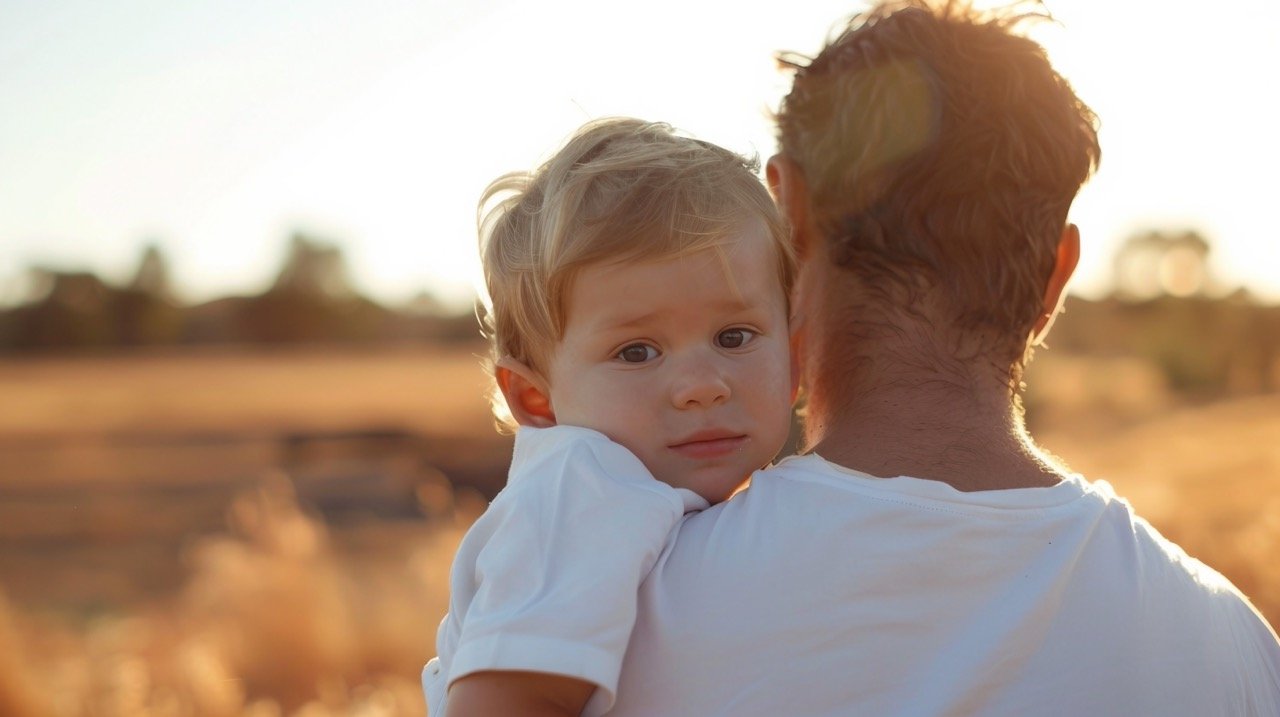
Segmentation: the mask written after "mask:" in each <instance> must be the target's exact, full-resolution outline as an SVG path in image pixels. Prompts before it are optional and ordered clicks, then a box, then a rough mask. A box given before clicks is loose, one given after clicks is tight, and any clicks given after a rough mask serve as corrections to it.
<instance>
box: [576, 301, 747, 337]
mask: <svg viewBox="0 0 1280 717" xmlns="http://www.w3.org/2000/svg"><path fill="white" fill-rule="evenodd" d="M756 303H757V302H754V301H751V300H750V299H749V298H747V297H743V298H742V299H725V300H723V301H712V302H709V303H704V304H700V305H699V308H700V309H702V310H703V311H706V312H719V313H726V314H727V313H736V312H740V311H749V310H751V309H753V308H755V306H756ZM675 311H676V309H674V308H664V309H656V310H654V311H646V312H645V313H642V314H628V313H625V312H623V311H618V312H616V313H609V314H605V315H603V316H601V317H600V319H599V321H597V322H596V324H597V326H596V328H598V329H600V328H609V329H627V328H636V327H639V326H644V325H646V324H649V323H652V322H653V321H656V320H659V319H662V318H664V317H665V316H667V315H669V314H672V313H674V312H675Z"/></svg>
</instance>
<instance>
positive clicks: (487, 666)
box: [423, 119, 795, 717]
mask: <svg viewBox="0 0 1280 717" xmlns="http://www.w3.org/2000/svg"><path fill="white" fill-rule="evenodd" d="M753 169H754V167H753V165H752V164H750V163H748V162H746V161H744V160H743V158H742V157H739V156H738V155H736V154H734V153H732V152H729V151H727V150H725V149H722V148H720V147H717V146H715V145H712V144H709V143H706V142H701V141H698V140H693V139H689V138H686V137H681V136H678V135H676V134H674V133H673V132H672V131H671V129H670V128H669V127H668V126H666V125H662V124H651V123H646V122H641V121H639V120H633V119H609V120H601V121H596V122H591V123H588V124H587V125H585V126H584V127H582V128H581V129H580V130H579V131H578V132H577V133H576V134H575V135H574V136H573V137H572V138H571V139H570V141H569V142H568V143H567V145H566V146H565V147H564V148H563V149H561V150H560V151H559V152H558V153H557V154H556V155H555V156H554V157H552V158H551V159H550V160H549V161H548V162H546V163H545V164H544V165H542V166H541V167H539V168H538V169H537V170H536V171H534V172H533V173H518V174H510V175H506V176H504V177H501V178H499V179H498V180H497V181H495V182H494V183H493V184H491V185H490V186H489V188H488V189H487V190H486V192H485V194H484V196H483V198H482V200H481V209H482V210H484V209H485V208H486V207H489V208H490V209H489V211H488V213H487V214H484V215H483V219H482V221H481V227H480V235H481V251H482V256H483V264H484V271H485V281H486V284H487V288H488V291H489V296H490V299H491V302H492V305H491V308H490V310H489V311H488V315H487V316H486V325H487V329H488V334H489V336H490V338H491V340H492V351H493V362H494V363H493V365H494V376H495V379H496V383H497V388H498V390H499V391H500V393H501V396H502V398H503V399H504V401H505V405H506V407H507V408H508V409H509V411H510V415H511V418H512V419H514V422H515V423H516V424H518V426H519V428H518V430H517V432H516V443H515V455H514V457H513V459H512V464H511V472H510V475H509V478H508V483H507V486H506V488H504V489H503V491H502V492H501V493H500V494H499V495H498V497H497V498H496V499H495V500H494V501H493V503H492V504H491V505H490V506H489V509H488V510H487V511H486V512H485V513H484V515H482V516H481V517H480V518H479V520H477V521H476V523H475V525H474V526H473V527H472V528H471V530H470V531H469V532H468V533H467V535H466V537H465V538H464V539H463V541H462V543H461V545H460V546H459V548H458V553H457V556H456V557H455V561H454V565H453V570H452V574H451V586H450V587H451V597H450V605H449V614H448V616H447V617H446V618H445V619H444V621H443V623H442V624H441V625H440V631H439V634H438V637H437V652H438V654H439V657H437V658H436V659H434V660H432V661H431V662H430V663H428V665H427V668H426V669H425V670H424V672H423V686H424V689H425V691H426V695H427V703H428V708H429V714H430V715H431V717H440V715H444V714H446V712H447V713H448V714H450V715H454V717H456V716H457V715H459V714H532V713H534V712H535V710H545V713H547V714H557V713H564V714H579V713H583V714H593V715H594V714H599V713H601V712H603V711H605V710H607V709H608V708H609V707H610V706H611V705H612V704H613V700H614V695H615V691H616V686H617V683H618V675H619V672H620V670H621V667H622V658H623V654H624V653H625V651H626V646H627V641H628V639H629V637H630V634H631V630H632V627H633V624H634V622H635V616H636V592H637V589H638V587H639V585H640V583H641V581H642V580H643V579H644V577H645V575H646V574H647V573H648V572H649V570H650V569H651V568H652V567H653V565H654V563H655V561H656V560H657V558H658V555H659V553H660V552H661V551H662V549H663V547H664V544H665V542H666V540H667V537H668V535H669V534H670V532H671V531H672V529H673V528H674V527H675V525H676V524H677V522H678V521H679V520H680V518H681V516H682V515H683V514H685V513H686V512H689V511H695V510H700V509H703V508H706V507H708V506H709V505H710V504H712V503H717V502H720V501H723V500H725V499H726V498H728V497H729V495H730V494H731V493H732V492H733V491H734V490H735V489H736V488H737V487H739V486H740V485H741V484H742V483H743V482H744V480H745V479H746V478H747V477H748V476H749V475H750V474H751V472H752V471H754V470H756V469H758V468H761V467H763V466H764V465H766V464H767V463H769V462H770V461H771V460H772V459H773V458H774V456H775V455H776V454H777V453H778V451H779V450H780V449H781V447H782V445H783V443H784V442H785V440H786V438H787V434H788V430H789V427H790V415H791V403H792V400H793V398H794V394H795V388H794V386H795V376H794V375H793V371H792V369H791V361H790V337H789V331H788V324H787V311H788V305H787V296H788V293H789V289H790V284H791V280H792V274H793V264H794V260H793V257H792V255H791V253H790V252H791V250H790V247H789V244H788V242H787V236H786V233H785V229H784V227H783V224H782V221H781V219H780V218H779V216H778V214H777V212H776V210H775V208H774V204H773V201H772V200H771V198H770V197H769V194H768V192H767V191H766V190H765V189H764V187H763V185H762V184H761V183H760V181H759V179H758V178H757V177H756V175H755V173H754V172H753ZM495 405H497V401H496V400H495ZM655 478H656V479H657V480H654V479H655ZM446 703H448V705H449V707H448V708H447V709H446V706H445V705H446ZM537 713H538V714H543V713H544V712H543V711H538V712H537Z"/></svg>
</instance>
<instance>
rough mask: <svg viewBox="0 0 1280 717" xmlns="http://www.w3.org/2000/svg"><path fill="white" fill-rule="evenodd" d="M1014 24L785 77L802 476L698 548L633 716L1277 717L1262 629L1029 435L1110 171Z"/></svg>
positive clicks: (783, 476) (855, 42) (1077, 104)
mask: <svg viewBox="0 0 1280 717" xmlns="http://www.w3.org/2000/svg"><path fill="white" fill-rule="evenodd" d="M1019 22H1020V18H1016V17H1012V16H982V15H979V14H977V13H975V12H973V11H970V10H968V9H965V8H961V7H955V6H954V5H951V4H948V5H947V6H944V7H941V8H931V7H928V6H925V5H923V4H921V3H910V4H909V5H907V6H905V7H904V6H903V4H902V3H894V4H891V5H882V6H879V7H877V8H875V9H873V10H872V11H870V12H869V13H868V14H866V15H864V16H861V17H859V18H855V20H854V21H853V23H852V24H851V25H850V27H849V28H848V30H847V31H846V32H844V34H842V35H841V36H840V37H839V38H837V39H836V40H834V41H833V42H832V43H831V44H830V45H829V46H828V47H827V48H826V49H825V50H823V51H822V53H821V54H820V55H819V56H818V57H817V58H815V59H814V60H813V61H812V62H811V63H809V64H807V65H803V66H802V65H801V64H800V63H795V66H796V77H795V82H794V86H793V89H792V91H791V93H790V94H789V95H788V96H787V98H786V99H785V101H784V103H783V105H782V107H781V109H780V111H779V115H778V126H779V136H780V144H781V153H780V154H779V155H778V156H776V157H774V158H773V159H772V160H771V161H770V163H769V167H768V174H769V180H770V183H771V185H772V187H773V188H774V191H775V194H776V196H777V199H778V201H779V203H780V205H781V206H782V208H783V210H784V212H785V213H786V214H787V216H788V218H789V220H790V222H791V225H792V231H793V238H794V242H795V246H796V248H797V250H798V253H799V257H800V262H801V265H800V272H799V278H798V282H797V287H796V292H795V299H794V313H795V315H796V316H797V330H798V332H799V334H798V336H799V340H800V341H799V343H800V345H801V351H800V354H801V356H800V362H801V368H802V371H803V378H804V385H805V387H806V390H807V396H808V406H807V416H806V438H807V445H808V452H807V454H805V455H802V456H798V457H794V458H790V459H787V460H785V461H783V462H782V463H781V464H780V465H779V466H777V467H775V468H773V469H770V470H768V471H764V472H761V473H758V474H757V475H756V476H755V477H754V478H753V480H752V484H751V486H750V488H749V489H748V490H747V491H745V492H744V493H742V494H740V495H738V496H736V497H735V498H734V499H732V500H730V501H728V502H727V503H723V504H721V505H718V506H715V507H713V508H711V509H709V510H706V511H704V512H702V513H699V514H697V515H694V516H692V517H690V518H688V519H687V520H685V522H684V523H683V524H682V525H681V527H680V529H679V531H678V533H677V534H676V535H675V537H674V539H673V541H672V542H671V544H670V546H669V547H668V549H667V551H666V552H665V553H664V554H663V556H662V557H661V558H660V559H659V562H658V564H657V566H656V567H655V568H654V570H653V572H652V573H651V574H650V576H649V578H648V579H647V580H646V581H645V583H644V585H643V586H642V588H641V592H640V613H639V619H638V621H637V625H636V628H635V631H634V633H633V635H632V640H631V643H630V646H629V648H628V652H627V658H626V662H625V664H624V669H623V676H622V681H621V684H620V686H619V690H618V695H617V697H618V701H617V704H616V706H615V708H614V712H613V713H614V714H619V715H699V716H700V717H706V716H708V715H789V716H793V717H794V716H801V715H853V714H859V715H969V714H982V715H1028V714H1054V715H1099V714H1125V715H1128V714H1142V715H1156V714H1159V715H1277V714H1280V643H1277V640H1276V635H1275V633H1274V632H1273V631H1272V630H1271V629H1270V627H1269V626H1268V625H1267V624H1266V622H1265V621H1264V620H1263V619H1262V618H1261V617H1260V616H1259V615H1258V613H1257V612H1256V611H1255V610H1254V609H1253V608H1252V606H1250V605H1249V603H1248V601H1247V600H1246V599H1245V598H1244V597H1242V596H1241V595H1240V594H1239V592H1237V591H1236V590H1235V588H1234V587H1232V586H1231V585H1230V583H1228V582H1227V581H1226V580H1225V579H1224V578H1222V577H1221V576H1220V575H1218V574H1217V573H1215V572H1213V571H1212V570H1210V569H1209V568H1207V567H1205V566H1204V565H1202V564H1200V563H1199V562H1197V561H1195V560H1194V559H1192V558H1189V557H1188V556H1187V555H1186V554H1185V553H1183V552H1182V551H1181V550H1180V549H1179V548H1178V547H1177V546H1175V545H1173V544H1171V543H1169V542H1168V541H1166V540H1164V539H1163V538H1162V537H1160V535H1159V534H1158V533H1156V531H1155V530H1154V529H1153V528H1151V526H1149V525H1148V524H1147V523H1146V522H1144V521H1143V520H1142V519H1141V518H1139V517H1137V516H1135V515H1134V514H1133V512H1132V511H1131V509H1130V507H1129V506H1128V504H1126V503H1125V502H1124V501H1122V500H1120V499H1118V498H1117V497H1116V496H1115V495H1114V494H1113V493H1112V492H1111V489H1110V488H1109V487H1108V486H1107V485H1106V484H1104V483H1090V482H1088V481H1085V480H1084V479H1083V478H1081V477H1080V476H1076V475H1072V474H1070V473H1069V472H1067V470H1066V469H1065V468H1063V467H1061V466H1060V465H1059V464H1057V463H1056V462H1055V461H1054V460H1053V459H1051V458H1049V457H1047V456H1045V455H1044V454H1043V453H1042V452H1040V451H1039V450H1038V449H1037V448H1036V446H1035V445H1034V443H1033V442H1032V441H1031V439H1030V438H1029V437H1028V436H1027V434H1026V432H1025V430H1024V428H1023V425H1022V420H1021V412H1020V408H1019V405H1018V399H1017V392H1018V387H1019V384H1020V376H1021V369H1022V366H1023V363H1024V361H1025V360H1026V358H1027V357H1028V355H1029V352H1030V347H1031V346H1034V345H1035V344H1036V343H1037V342H1038V341H1039V340H1040V339H1042V338H1043V337H1044V335H1045V334H1046V333H1047V332H1048V330H1049V327H1050V325H1051V323H1052V319H1053V316H1054V315H1055V313H1056V312H1057V310H1058V308H1059V305H1060V302H1061V299H1062V297H1063V293H1064V287H1065V285H1066V283H1067V280H1068V279H1069V278H1070V276H1071V273H1072V271H1073V269H1074V268H1075V264H1076V260H1077V258H1078V255H1079V234H1078V232H1077V230H1076V228H1075V227H1074V226H1073V225H1071V224H1069V223H1067V212H1068V209H1069V207H1070V204H1071V202H1072V200H1073V198H1074V196H1075V194H1076V192H1077V191H1078V189H1079V187H1080V185H1081V184H1082V183H1083V182H1084V181H1085V179H1086V178H1087V177H1088V175H1089V174H1090V172H1091V171H1092V169H1093V168H1094V167H1095V166H1096V164H1097V161H1098V158H1099V149H1098V144H1097V136H1096V131H1095V124H1096V122H1095V118H1094V116H1093V114H1092V112H1091V111H1090V110H1089V109H1088V108H1087V107H1086V106H1085V105H1084V104H1083V103H1082V102H1081V101H1080V100H1079V99H1078V98H1077V97H1076V96H1075V95H1074V93H1073V92H1072V90H1071V88H1070V86H1069V85H1068V84H1067V82H1066V81H1065V80H1064V79H1063V78H1062V77H1061V76H1059V75H1058V74H1057V73H1056V72H1055V71H1054V70H1053V69H1052V68H1051V67H1050V65H1049V63H1048V61H1047V59H1046V57H1045V54H1044V51H1043V50H1042V49H1041V48H1040V47H1039V46H1038V45H1036V44H1035V43H1033V42H1031V41H1030V40H1028V39H1026V38H1024V37H1021V36H1019V35H1018V34H1016V32H1015V29H1016V27H1017V26H1018V25H1019Z"/></svg>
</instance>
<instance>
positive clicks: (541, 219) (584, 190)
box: [479, 118, 794, 372]
mask: <svg viewBox="0 0 1280 717" xmlns="http://www.w3.org/2000/svg"><path fill="white" fill-rule="evenodd" d="M758 169H759V163H758V161H757V160H755V159H747V158H744V157H742V156H740V155H738V154H735V153H733V152H730V151H729V150H726V149H724V148H722V147H718V146H716V145H714V144H711V143H709V142H704V141H701V140H696V139H691V138H689V137H684V136H681V135H678V134H676V132H675V131H674V130H673V129H672V128H671V127H670V126H668V125H666V124H661V123H652V122H643V121H641V120H637V119H627V118H609V119H601V120H595V121H592V122H588V123H587V124H585V125H583V126H582V127H581V128H580V129H578V131H577V132H576V133H574V135H573V136H572V137H570V139H569V140H568V142H567V143H566V144H565V146H564V147H563V148H561V149H560V151H559V152H557V153H556V154H555V155H554V156H553V157H552V158H551V159H549V160H548V161H547V162H546V163H545V164H543V165H542V166H540V167H538V168H537V169H536V170H534V171H532V172H514V173H511V174H506V175H503V176H502V177H499V178H498V179H497V180H495V181H494V182H493V183H492V184H490V185H489V186H488V188H486V189H485V191H484V194H483V195H482V196H481V199H480V207H479V217H480V219H479V229H480V255H481V262H482V264H483V268H484V280H485V286H486V288H487V289H488V293H489V303H488V305H487V306H486V311H485V312H484V316H483V318H482V320H483V323H484V329H485V333H486V335H487V336H488V337H489V339H490V341H491V349H492V357H493V359H494V360H495V361H497V360H499V359H502V358H503V357H511V358H514V359H516V360H518V361H521V362H523V363H525V364H527V365H529V366H532V367H534V368H536V369H538V370H541V371H543V372H545V371H546V370H547V369H548V366H547V362H548V360H549V357H550V354H551V349H552V347H553V346H554V344H555V342H556V341H558V340H559V339H560V338H562V337H563V336H564V330H565V324H566V320H567V316H566V303H567V299H568V296H569V290H570V288H571V287H572V281H573V277H574V275H575V273H576V272H577V271H578V270H580V269H582V268H583V267H585V266H588V265H591V264H596V263H599V262H619V261H632V260H649V259H664V258H671V257H676V256H681V255H686V254H690V253H693V252H697V251H700V250H702V249H707V248H710V247H715V246H718V245H720V244H722V243H723V242H724V241H725V240H726V239H727V238H728V237H729V236H730V235H731V234H732V233H734V232H735V231H739V230H741V229H743V228H744V227H746V226H749V224H750V223H751V222H753V221H759V222H761V223H763V225H764V226H765V228H766V230H767V231H768V233H769V234H770V235H771V236H772V238H773V239H774V245H775V247H776V249H777V261H778V279H779V281H780V282H781V284H782V287H783V290H784V292H785V293H786V295H789V294H790V288H791V282H792V279H793V276H794V258H793V254H792V249H791V247H790V242H789V238H788V234H787V231H786V228H785V225H784V224H783V221H782V218H781V216H780V215H779V213H778V211H777V209H776V207H775V206H774V203H773V200H772V198H771V197H770V196H769V192H768V190H766V189H765V187H764V185H763V183H761V181H760V178H759V176H758V174H757V171H758Z"/></svg>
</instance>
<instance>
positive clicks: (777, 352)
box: [547, 221, 792, 502]
mask: <svg viewBox="0 0 1280 717" xmlns="http://www.w3.org/2000/svg"><path fill="white" fill-rule="evenodd" d="M721 249H722V251H717V250H715V249H708V250H705V251H701V252H698V253H695V254H692V255H689V256H686V257H681V258H676V259H663V260H656V261H647V262H635V261H629V262H621V263H616V264H598V265H592V266H588V267H586V268H584V269H583V270H582V271H581V272H580V273H579V274H578V275H577V276H576V277H575V279H574V282H573V287H572V289H571V291H570V295H569V303H568V306H567V309H568V313H567V316H568V321H567V325H566V330H565V335H564V339H563V340H562V341H561V342H560V343H559V344H558V345H557V346H556V348H555V351H554V353H553V355H552V357H551V361H550V368H549V372H548V376H547V379H548V383H549V384H550V399H551V409H552V410H553V411H554V413H555V417H556V421H557V422H558V423H562V424H569V425H575V426H582V427H585V428H592V429H595V430H597V431H600V432H601V433H604V434H605V435H607V436H609V437H610V438H611V439H613V440H614V441H616V442H618V443H620V444H622V445H624V446H626V447H627V448H629V449H630V450H631V451H632V452H633V453H635V454H636V456H637V457H639V458H640V460H641V461H643V462H644V464H645V465H646V466H647V467H648V468H649V470H650V471H652V472H653V474H654V476H655V477H657V478H658V479H659V480H661V481H664V482H666V483H669V484H671V485H674V486H677V487H682V488H689V489H692V490H693V491H695V492H697V493H698V494H699V495H701V496H703V497H704V498H706V499H707V500H709V501H711V502H718V501H721V500H724V499H725V498H727V497H728V496H729V495H730V494H731V493H732V492H733V490H734V489H735V488H736V487H738V486H739V485H740V484H741V483H742V481H743V480H744V479H745V478H746V477H747V476H748V475H749V474H750V473H751V471H753V470H755V469H757V468H760V467H761V466H764V465H765V464H766V463H768V462H769V461H770V460H772V459H773V457H774V456H775V455H776V454H777V452H778V451H779V450H780V449H781V447H782V444H783V443H784V442H785V441H786V438H787V433H788V430H789V428H790V420H791V396H792V384H791V372H790V349H789V341H788V331H787V309H786V297H785V296H784V295H783V290H782V286H781V284H780V283H779V280H778V272H777V259H776V257H775V254H774V252H775V251H776V248H775V247H774V246H773V245H772V240H771V239H770V237H769V235H768V233H767V231H766V230H765V228H764V226H763V224H762V223H761V222H759V221H754V222H751V223H750V224H748V225H747V226H746V227H744V229H742V230H740V231H738V232H737V233H735V234H734V235H733V236H732V237H730V240H729V241H728V242H726V243H725V244H724V245H723V246H722V247H721Z"/></svg>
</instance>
